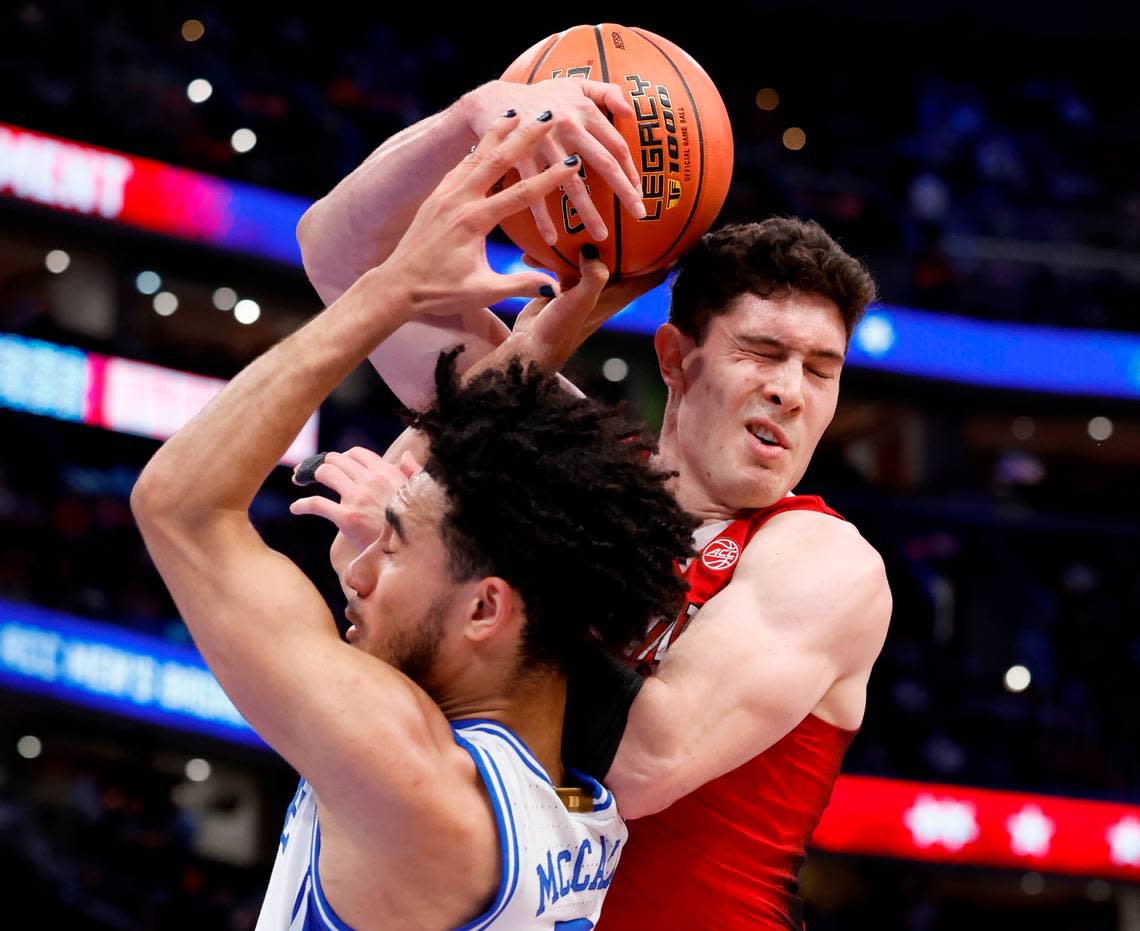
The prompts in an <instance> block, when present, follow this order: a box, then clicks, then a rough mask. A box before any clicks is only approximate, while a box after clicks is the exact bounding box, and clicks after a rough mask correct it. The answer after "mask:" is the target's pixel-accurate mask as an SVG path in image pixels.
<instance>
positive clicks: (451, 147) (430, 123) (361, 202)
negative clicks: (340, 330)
mask: <svg viewBox="0 0 1140 931" xmlns="http://www.w3.org/2000/svg"><path fill="white" fill-rule="evenodd" d="M464 107H465V103H464V100H463V99H461V100H459V101H457V102H456V103H454V104H452V105H451V106H450V107H448V108H447V109H446V110H443V111H441V112H439V113H437V114H435V115H434V116H429V117H428V118H427V119H424V120H421V121H420V122H418V123H416V124H415V125H414V126H409V127H408V128H407V129H405V130H403V131H402V132H400V133H397V134H396V135H395V136H393V137H392V138H391V139H389V140H388V141H387V142H385V143H384V144H383V145H382V146H380V148H378V149H377V150H376V151H375V152H373V153H372V154H371V155H370V156H369V157H368V158H367V159H366V160H365V161H364V162H363V163H362V164H361V165H360V166H359V167H358V168H357V169H356V170H355V171H353V172H352V174H350V175H348V176H347V177H346V178H344V179H343V180H342V181H341V182H340V183H339V184H337V186H336V187H334V188H333V189H332V190H331V191H330V192H329V193H328V194H326V195H325V196H324V197H322V198H321V199H320V200H318V201H317V202H316V203H315V204H313V206H311V207H310V208H309V209H308V211H306V213H305V215H304V216H303V217H302V218H301V222H300V224H298V226H297V241H298V243H299V244H300V247H301V257H302V260H303V261H304V264H305V271H306V273H307V274H308V276H309V280H310V281H311V282H312V284H313V287H314V288H315V289H316V291H317V293H318V294H319V295H320V296H321V299H322V300H323V301H325V302H326V303H331V302H332V301H334V300H336V299H337V298H338V297H340V295H341V294H343V293H344V292H345V291H347V290H348V288H349V287H350V286H351V285H352V283H353V282H354V281H356V279H357V278H359V277H360V275H362V274H364V272H366V271H367V270H368V269H370V268H375V267H376V266H377V265H379V264H380V263H381V262H383V261H384V260H385V259H386V258H387V257H388V256H389V255H390V254H391V252H392V250H393V249H394V248H395V247H396V243H398V242H399V241H400V237H401V236H403V235H404V231H405V230H406V229H407V227H408V224H409V223H411V221H412V217H414V216H415V214H416V210H418V209H419V206H420V204H421V203H423V201H424V199H425V198H426V197H427V196H428V194H430V193H431V192H432V190H433V189H434V188H435V186H436V185H437V184H438V183H439V181H440V179H441V178H442V177H443V176H444V175H445V174H446V173H447V172H448V171H450V170H451V169H452V168H454V167H455V165H456V164H457V163H458V162H459V160H460V159H461V158H463V156H464V155H466V154H467V151H468V150H469V149H470V148H471V146H472V145H473V144H474V143H475V142H476V141H477V138H476V136H475V135H474V133H473V132H472V131H471V129H470V127H469V125H468V121H467V120H466V118H465V115H464Z"/></svg>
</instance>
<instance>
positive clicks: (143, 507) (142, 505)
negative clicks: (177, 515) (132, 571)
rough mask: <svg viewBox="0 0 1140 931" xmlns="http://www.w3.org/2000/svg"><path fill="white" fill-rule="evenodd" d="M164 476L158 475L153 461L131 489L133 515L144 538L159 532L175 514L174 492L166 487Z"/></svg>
mask: <svg viewBox="0 0 1140 931" xmlns="http://www.w3.org/2000/svg"><path fill="white" fill-rule="evenodd" d="M164 485H166V483H165V482H164V481H163V479H162V476H161V475H158V474H156V470H155V469H154V468H153V461H152V462H151V463H150V464H148V465H147V467H146V468H145V469H143V471H142V474H141V475H139V477H138V481H136V482H135V485H134V488H132V489H131V514H132V515H134V518H135V523H136V524H137V525H138V527H139V530H140V531H142V534H143V537H144V538H145V537H147V536H149V535H151V534H152V533H153V532H154V531H155V530H157V529H158V528H159V527H160V526H161V525H162V524H163V522H164V520H165V519H166V518H168V517H169V516H170V515H171V514H172V513H173V512H174V508H173V506H172V502H173V500H174V499H173V494H174V493H173V491H172V490H171V489H170V488H169V487H164Z"/></svg>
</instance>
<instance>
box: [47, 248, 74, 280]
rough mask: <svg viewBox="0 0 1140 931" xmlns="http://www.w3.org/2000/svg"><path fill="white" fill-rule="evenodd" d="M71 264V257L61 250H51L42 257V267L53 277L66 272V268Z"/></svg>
mask: <svg viewBox="0 0 1140 931" xmlns="http://www.w3.org/2000/svg"><path fill="white" fill-rule="evenodd" d="M70 264H71V256H70V255H68V254H67V253H66V252H64V251H63V250H62V249H52V250H51V252H49V253H48V254H47V255H46V256H44V265H46V266H47V270H48V271H49V272H51V273H52V274H53V275H60V274H62V273H63V272H65V271H67V267H68V266H69V265H70Z"/></svg>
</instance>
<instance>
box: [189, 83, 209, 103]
mask: <svg viewBox="0 0 1140 931" xmlns="http://www.w3.org/2000/svg"><path fill="white" fill-rule="evenodd" d="M212 93H214V85H213V84H211V83H210V82H209V81H207V80H206V79H205V78H195V79H194V80H193V81H191V82H190V83H189V84H188V85H187V86H186V96H187V97H189V98H190V102H191V103H205V102H206V101H207V100H209V99H210V95H211V94H212Z"/></svg>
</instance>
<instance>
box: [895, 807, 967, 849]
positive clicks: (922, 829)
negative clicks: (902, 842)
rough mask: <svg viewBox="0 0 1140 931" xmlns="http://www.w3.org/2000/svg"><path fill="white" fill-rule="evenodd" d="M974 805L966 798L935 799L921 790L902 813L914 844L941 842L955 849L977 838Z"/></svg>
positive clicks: (925, 845) (924, 845) (946, 846)
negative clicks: (961, 799) (964, 799)
mask: <svg viewBox="0 0 1140 931" xmlns="http://www.w3.org/2000/svg"><path fill="white" fill-rule="evenodd" d="M976 811H977V810H976V809H975V808H974V806H973V805H971V804H970V803H969V802H959V801H955V800H954V799H937V798H935V797H934V796H933V795H927V794H926V793H923V794H922V795H920V796H918V798H916V799H915V800H914V804H913V805H912V806H911V807H910V808H909V809H908V810H907V811H906V813H905V814H904V815H903V823H904V824H906V826H907V827H908V828H909V829H910V833H911V837H912V838H913V839H914V843H915V846H917V847H922V848H926V847H930V846H933V845H934V844H941V845H942V846H943V847H945V848H946V849H947V850H950V851H958V850H961V849H962V848H963V847H965V846H966V845H967V844H969V843H970V842H972V841H974V840H977V838H978V822H977V818H976V817H975V815H976Z"/></svg>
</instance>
